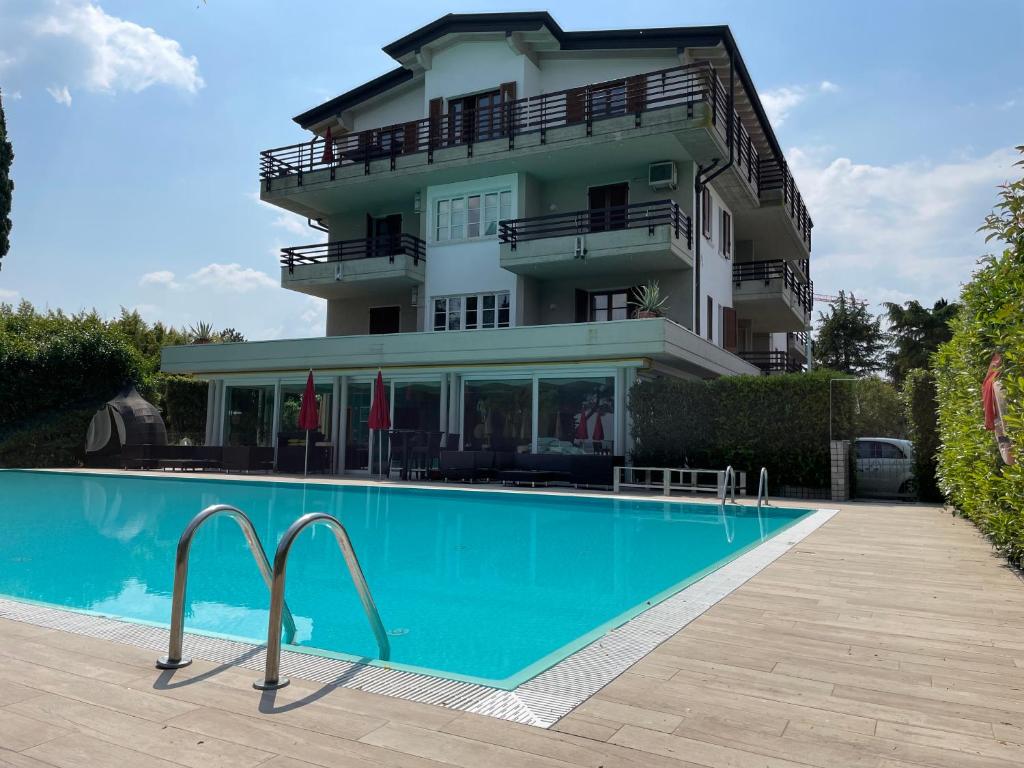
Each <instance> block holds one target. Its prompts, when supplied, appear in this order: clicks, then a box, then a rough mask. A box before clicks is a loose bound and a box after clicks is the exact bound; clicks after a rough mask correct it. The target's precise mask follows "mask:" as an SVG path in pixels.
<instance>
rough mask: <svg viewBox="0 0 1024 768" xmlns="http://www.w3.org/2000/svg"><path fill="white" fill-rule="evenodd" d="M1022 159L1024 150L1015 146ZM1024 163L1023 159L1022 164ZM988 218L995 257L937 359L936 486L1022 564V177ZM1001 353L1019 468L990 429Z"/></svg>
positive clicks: (966, 293)
mask: <svg viewBox="0 0 1024 768" xmlns="http://www.w3.org/2000/svg"><path fill="white" fill-rule="evenodd" d="M1018 150H1020V151H1021V152H1022V153H1024V147H1018ZM1021 164H1022V165H1024V161H1022V163H1021ZM1000 197H1001V202H1000V203H999V204H998V205H997V207H996V211H995V212H994V213H993V214H992V215H990V216H989V217H987V219H986V223H985V227H984V229H987V230H989V231H990V233H991V234H990V235H989V239H990V240H991V239H993V238H996V239H998V240H999V241H1001V242H1002V244H1003V252H1002V253H1001V254H1000V255H999V256H998V257H994V258H993V257H988V258H985V259H983V260H982V261H981V262H980V263H979V267H978V269H977V270H976V271H975V273H974V275H973V276H972V279H971V281H970V282H969V283H967V284H966V285H965V286H964V288H963V292H962V294H961V297H960V301H961V305H962V309H961V310H960V314H959V315H958V316H957V318H956V319H955V320H953V322H952V323H951V327H952V329H953V338H952V339H950V341H949V342H947V343H946V344H944V345H943V346H942V347H941V348H940V349H939V351H938V353H937V354H936V355H935V358H934V360H933V363H934V366H933V367H934V371H935V380H936V386H937V389H938V400H939V436H940V439H941V447H940V449H939V457H938V472H939V485H940V487H941V489H942V491H943V492H944V493H945V494H946V498H947V499H948V500H949V502H950V504H952V505H953V507H954V508H955V509H956V510H957V511H958V512H960V513H961V514H963V515H966V516H967V517H968V518H970V519H971V520H973V521H974V522H975V523H976V524H977V525H978V526H979V527H980V528H981V529H982V530H983V531H985V533H987V534H988V535H989V536H990V537H991V539H992V541H993V543H994V545H995V546H996V548H997V549H998V550H999V551H1000V552H1002V553H1003V554H1005V555H1006V557H1007V558H1008V559H1010V560H1011V561H1013V562H1016V563H1018V564H1021V565H1024V437H1022V435H1024V311H1022V309H1021V308H1022V307H1024V179H1022V180H1020V181H1016V182H1014V183H1012V184H1008V185H1006V186H1005V187H1004V188H1003V191H1002V192H1001V193H1000ZM996 350H1001V351H1002V357H1003V364H1002V369H1001V370H1002V375H1001V382H1002V386H1003V390H1004V393H1005V398H1006V406H1007V408H1006V412H1005V413H1004V414H1003V416H1004V419H1005V422H1006V427H1007V436H1008V437H1009V439H1010V442H1011V444H1012V446H1013V450H1014V452H1015V455H1016V459H1017V460H1016V463H1015V464H1013V465H1011V466H1007V465H1005V464H1003V462H1002V460H1001V459H1000V458H999V452H998V450H997V449H996V443H995V439H994V437H993V435H992V433H991V432H988V431H986V430H985V426H984V412H983V410H982V404H981V384H982V382H983V381H984V379H985V374H986V372H987V369H988V364H989V360H990V359H991V357H992V354H993V352H994V351H996Z"/></svg>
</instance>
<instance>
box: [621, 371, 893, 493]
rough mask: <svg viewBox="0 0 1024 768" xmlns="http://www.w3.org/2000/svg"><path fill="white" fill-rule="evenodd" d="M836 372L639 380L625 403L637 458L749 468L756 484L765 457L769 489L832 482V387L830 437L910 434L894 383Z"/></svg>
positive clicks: (750, 481)
mask: <svg viewBox="0 0 1024 768" xmlns="http://www.w3.org/2000/svg"><path fill="white" fill-rule="evenodd" d="M836 378H840V374H837V373H835V372H833V371H825V370H822V371H815V372H812V373H796V374H786V375H780V376H729V377H724V378H720V379H714V380H710V381H682V380H679V379H670V378H661V379H655V380H652V381H638V382H637V384H636V385H635V386H634V387H633V389H632V391H631V392H630V398H629V408H630V413H631V416H632V419H633V436H634V440H635V442H636V449H635V450H634V453H633V456H632V459H633V462H634V463H635V464H637V465H641V466H643V465H653V466H673V467H681V466H684V465H689V466H692V467H708V468H716V467H724V466H726V465H728V464H732V465H733V466H734V467H736V468H737V469H743V470H746V471H747V482H748V484H749V485H750V486H751V489H752V490H756V484H757V474H756V473H757V471H758V470H759V469H760V468H761V467H762V466H765V467H767V468H768V475H769V478H770V480H771V484H772V487H773V488H778V487H779V486H783V485H788V486H800V487H805V488H814V489H827V488H828V487H829V485H830V479H829V450H828V443H829V419H830V409H829V390H830V387H831V389H832V409H831V411H832V413H831V419H832V437H833V438H834V439H851V438H853V437H856V436H861V435H875V436H893V437H898V436H901V435H903V434H904V432H905V426H904V421H903V414H902V408H901V405H900V402H899V399H898V397H897V395H896V392H895V390H894V389H893V388H892V386H891V385H889V384H887V383H886V382H883V381H880V380H878V379H860V380H858V381H856V382H844V381H836V382H835V383H833V384H831V385H830V383H829V382H830V381H831V380H833V379H836Z"/></svg>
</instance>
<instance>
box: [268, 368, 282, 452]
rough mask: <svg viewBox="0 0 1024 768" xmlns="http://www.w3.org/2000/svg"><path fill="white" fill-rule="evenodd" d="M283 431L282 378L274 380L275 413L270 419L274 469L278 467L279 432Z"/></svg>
mask: <svg viewBox="0 0 1024 768" xmlns="http://www.w3.org/2000/svg"><path fill="white" fill-rule="evenodd" d="M280 431H281V380H280V379H277V380H276V381H275V382H274V415H273V417H272V418H271V420H270V444H271V445H272V446H273V448H274V469H277V433H278V432H280Z"/></svg>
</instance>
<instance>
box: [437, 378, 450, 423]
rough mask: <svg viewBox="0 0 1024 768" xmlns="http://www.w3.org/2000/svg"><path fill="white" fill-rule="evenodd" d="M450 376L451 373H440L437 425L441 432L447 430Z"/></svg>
mask: <svg viewBox="0 0 1024 768" xmlns="http://www.w3.org/2000/svg"><path fill="white" fill-rule="evenodd" d="M449 378H451V374H449V373H442V374H441V409H440V410H441V418H440V419H439V421H440V423H439V424H438V425H437V426H438V429H440V430H441V431H442V432H447V431H448V379H449Z"/></svg>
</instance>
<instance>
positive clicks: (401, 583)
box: [0, 470, 813, 690]
mask: <svg viewBox="0 0 1024 768" xmlns="http://www.w3.org/2000/svg"><path fill="white" fill-rule="evenodd" d="M215 503H227V504H233V505H235V506H237V507H239V508H241V509H242V510H244V511H245V512H246V513H247V514H248V515H249V517H250V518H251V519H252V521H253V523H254V524H255V526H256V528H257V531H258V533H259V535H260V538H261V539H262V541H263V544H264V547H265V548H266V549H267V550H268V555H269V556H270V558H271V559H273V549H274V548H275V547H276V544H277V541H278V540H279V538H280V537H281V535H282V534H283V533H284V531H285V529H286V528H287V527H288V526H289V525H290V524H291V523H292V522H293V521H294V520H295V519H296V518H297V517H299V516H300V515H301V514H303V513H305V512H311V511H323V512H328V513H329V514H332V515H335V516H336V517H338V518H339V519H340V520H341V521H342V522H343V523H344V524H345V526H346V528H347V529H348V533H349V535H350V537H351V539H352V543H353V545H354V547H355V550H356V552H357V554H358V556H359V559H360V562H361V564H362V567H363V571H364V573H365V575H366V579H367V582H368V583H369V586H370V589H371V591H372V593H373V597H374V599H375V601H376V603H377V607H378V609H379V611H380V615H381V618H382V620H383V622H384V625H385V627H386V629H387V630H388V633H389V635H390V643H391V661H390V662H388V664H387V666H391V667H398V668H404V669H411V670H416V671H420V672H425V673H427V674H432V675H437V676H442V677H447V678H452V679H457V680H465V681H470V682H475V683H481V684H483V685H488V686H492V687H497V688H503V689H506V690H510V689H512V688H514V687H515V686H517V685H519V684H521V683H522V682H524V681H525V680H527V679H529V678H531V677H533V676H534V675H537V674H538V673H540V672H542V671H543V670H544V669H546V668H548V667H550V666H551V665H553V664H555V663H556V662H558V661H559V660H560V659H562V658H564V657H565V656H567V655H569V654H570V653H573V652H574V651H576V650H578V649H580V648H582V647H583V646H585V645H587V644H588V643H590V642H592V641H593V640H594V639H596V638H597V637H600V636H601V635H602V634H604V633H605V632H606V631H608V630H609V629H611V628H613V627H615V626H618V625H619V624H621V623H623V622H624V621H626V620H627V619H629V618H631V617H632V616H634V615H636V614H638V613H640V612H642V611H643V610H645V609H646V608H648V607H649V606H651V605H653V604H655V603H657V602H658V601H660V600H663V599H664V598H666V597H668V596H670V595H672V594H674V593H675V592H677V591H678V590H680V589H682V588H683V587H685V586H687V585H688V584H690V583H692V582H693V581H695V580H697V579H699V578H701V577H702V576H703V575H705V574H707V573H709V572H710V571H712V570H714V569H715V568H717V567H719V566H721V565H723V564H724V563H726V562H728V561H729V560H731V559H733V558H735V557H737V556H738V555H739V554H741V553H742V552H744V551H746V550H748V549H750V548H751V547H753V546H755V545H757V544H758V543H760V542H762V541H763V540H767V539H768V538H771V537H773V536H775V535H776V534H778V533H779V532H781V531H782V530H784V529H785V528H787V527H789V526H790V525H792V524H794V523H795V522H797V521H798V520H800V519H802V518H803V517H805V516H806V515H808V514H810V513H811V512H812V511H813V510H809V509H790V508H781V507H770V508H766V509H765V510H763V512H762V514H761V515H760V516H759V515H758V514H757V513H756V511H755V509H754V508H753V505H752V502H749V501H748V502H747V504H745V505H742V506H739V507H736V506H733V505H729V506H727V507H726V513H725V514H724V515H723V514H722V513H721V511H720V509H719V507H718V506H717V505H716V504H691V503H683V502H678V501H669V502H663V501H647V500H644V501H636V500H627V499H621V498H610V497H584V496H567V495H563V494H543V493H509V492H495V491H474V492H468V491H460V490H451V491H448V490H435V489H426V488H406V487H393V486H386V487H382V486H374V485H335V484H324V483H309V484H304V483H296V482H269V481H241V480H220V479H208V478H187V479H185V478H177V479H176V478H173V477H168V476H153V477H139V476H129V475H110V474H85V473H59V472H33V471H20V470H6V471H0V531H2V532H3V535H2V536H0V595H5V596H8V597H11V598H14V599H18V600H26V601H35V602H40V603H45V604H50V605H55V606H59V607H63V608H70V609H74V610H85V611H91V612H96V613H100V614H103V615H106V616H111V617H115V618H120V619H125V620H128V621H134V622H145V623H156V624H160V625H166V624H167V623H168V621H169V617H170V603H171V591H172V583H173V570H174V567H173V566H174V552H175V547H176V545H177V540H178V537H179V536H180V534H181V531H182V529H183V528H184V527H185V525H186V524H187V523H188V521H189V520H190V519H191V518H192V517H193V516H195V515H196V514H197V513H198V512H199V511H200V510H201V509H203V508H205V507H207V506H209V505H211V504H215ZM287 601H288V605H289V607H290V609H291V611H292V614H293V615H294V618H295V624H296V627H297V633H296V637H295V643H294V645H295V646H297V647H293V648H292V649H293V650H307V651H311V652H316V653H320V654H324V655H336V656H338V655H340V657H342V658H359V657H365V658H367V659H373V658H374V657H375V656H376V653H377V646H376V643H375V640H374V636H373V633H372V632H371V630H370V628H369V626H368V624H367V621H366V616H365V614H364V613H363V611H362V609H361V607H360V604H359V600H358V597H357V595H356V592H355V589H354V588H353V586H352V584H351V580H350V578H349V576H348V572H347V571H346V570H345V567H344V563H343V560H342V557H341V554H340V552H339V551H338V548H337V545H336V543H335V541H334V539H333V536H332V534H331V533H330V531H329V530H327V529H322V528H321V529H318V528H313V529H310V530H309V531H306V532H304V533H303V534H302V536H301V537H300V539H299V540H298V541H297V542H296V544H295V546H294V547H293V552H292V555H291V558H290V560H289V567H288V591H287ZM268 604H269V595H268V592H267V588H266V586H265V585H264V583H263V581H262V580H261V578H260V575H259V572H258V570H257V568H256V566H255V564H254V562H253V560H252V557H251V555H250V553H249V551H248V549H247V548H246V545H245V542H244V539H243V537H242V536H241V534H240V533H239V530H238V528H237V526H236V525H235V524H234V522H232V521H231V520H228V519H225V518H220V519H215V520H212V521H211V522H210V523H208V524H207V525H206V526H204V527H203V528H202V529H201V530H200V531H199V533H198V534H197V536H196V539H195V542H194V544H193V547H192V556H191V567H190V575H189V584H188V602H187V604H186V629H187V630H188V631H190V632H200V633H208V634H213V635H216V636H224V637H229V638H234V639H239V640H244V641H247V642H252V643H257V644H259V643H263V642H265V640H266V628H267V607H268ZM186 644H187V640H186Z"/></svg>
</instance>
